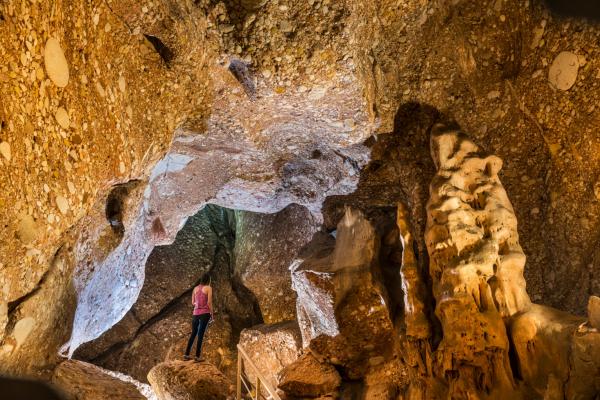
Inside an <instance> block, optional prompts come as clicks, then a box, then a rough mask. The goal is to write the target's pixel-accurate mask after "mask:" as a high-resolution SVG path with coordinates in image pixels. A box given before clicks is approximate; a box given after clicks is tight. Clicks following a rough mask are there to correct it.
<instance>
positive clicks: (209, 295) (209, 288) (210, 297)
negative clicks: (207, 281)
mask: <svg viewBox="0 0 600 400" xmlns="http://www.w3.org/2000/svg"><path fill="white" fill-rule="evenodd" d="M206 294H207V295H208V309H209V310H210V318H212V317H213V304H212V288H211V287H210V286H209V287H208V293H206Z"/></svg>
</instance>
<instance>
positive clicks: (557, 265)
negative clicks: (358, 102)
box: [348, 0, 600, 314]
mask: <svg viewBox="0 0 600 400" xmlns="http://www.w3.org/2000/svg"><path fill="white" fill-rule="evenodd" d="M350 8H351V9H352V13H351V17H350V18H349V22H348V23H349V24H350V26H352V27H353V29H352V30H351V32H353V34H354V36H353V38H352V39H351V40H353V42H354V43H356V45H355V46H354V47H353V56H354V57H355V59H356V62H357V65H358V67H359V71H360V75H361V77H362V79H361V80H362V82H363V83H364V87H365V94H366V98H367V99H368V102H369V105H370V106H369V109H370V110H373V113H375V114H376V115H377V117H379V118H380V119H381V125H380V128H379V131H380V132H402V134H403V135H404V134H405V131H403V130H402V129H401V128H402V127H399V126H398V125H397V124H395V119H396V116H397V112H398V110H402V107H403V105H404V104H407V103H412V102H417V103H420V104H423V105H429V106H432V107H434V108H435V109H437V110H439V111H441V112H442V113H444V114H445V115H447V116H449V117H451V118H452V119H454V120H455V121H457V122H458V124H459V125H460V126H461V127H462V128H463V129H464V130H465V131H467V132H469V133H470V134H472V135H473V136H474V138H475V139H476V140H477V142H478V143H480V144H481V145H483V146H484V147H485V148H486V149H487V150H488V151H490V152H492V153H494V154H497V155H498V156H499V157H501V158H502V159H503V160H504V168H503V172H502V179H503V182H504V185H505V186H506V188H507V191H508V194H509V196H510V198H511V201H512V202H513V205H514V207H515V210H516V213H517V217H518V219H519V221H520V224H519V234H520V236H521V243H522V245H523V248H524V251H525V254H526V255H527V257H528V262H527V266H526V269H525V277H526V280H527V284H528V288H529V293H530V294H531V296H532V299H533V300H535V301H541V302H543V303H546V304H550V305H553V306H555V307H558V308H560V309H564V310H569V311H572V312H576V313H578V314H583V313H584V310H585V304H586V302H587V298H588V296H589V295H590V294H594V293H596V294H597V293H598V290H599V286H598V285H599V282H598V273H597V271H598V270H599V266H598V256H597V254H596V253H597V246H596V242H597V236H598V223H597V222H598V217H599V214H598V213H599V206H600V203H599V201H598V196H597V194H598V190H597V187H598V184H597V183H598V174H599V171H600V170H599V166H598V162H597V157H596V153H597V148H598V145H599V143H598V135H596V134H595V132H596V131H597V130H598V127H599V126H598V123H599V118H598V110H597V106H596V103H597V101H598V99H597V97H596V92H597V87H598V67H599V66H598V63H597V59H598V50H599V49H598V47H597V45H596V44H597V43H598V35H599V31H598V25H597V22H594V21H589V20H584V19H572V18H571V19H569V18H564V17H561V16H559V15H556V14H553V13H551V12H550V11H549V10H548V9H547V8H546V6H545V4H544V3H543V2H542V1H525V2H523V1H511V0H509V1H502V0H494V1H491V0H490V1H478V2H473V1H454V2H450V1H431V2H424V1H417V0H415V1H402V2H395V1H383V2H377V3H376V4H375V3H372V2H371V3H370V2H350ZM352 16H354V18H353V17H352ZM358 16H360V17H358ZM562 52H568V54H567V55H566V56H565V55H562V56H561V59H558V56H559V55H560V54H561V53H562ZM562 57H566V58H562ZM557 59H558V60H557ZM565 60H570V61H568V62H567V63H568V64H569V65H570V67H568V68H567V67H566V66H565V64H562V62H563V61H565ZM557 63H558V66H557V65H556V64H557ZM553 65H554V67H553ZM557 70H559V71H563V72H564V74H563V77H564V78H565V81H560V82H558V81H557V78H556V71H557ZM575 286H576V287H578V288H580V289H579V290H577V291H573V290H571V288H572V287H575Z"/></svg>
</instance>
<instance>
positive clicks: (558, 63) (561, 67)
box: [548, 51, 579, 90]
mask: <svg viewBox="0 0 600 400" xmlns="http://www.w3.org/2000/svg"><path fill="white" fill-rule="evenodd" d="M578 71H579V58H578V57H577V54H575V53H571V52H570V51H563V52H561V53H560V54H559V55H558V56H556V58H555V59H554V61H553V62H552V65H551V66H550V70H549V71H548V80H549V81H550V84H551V85H552V86H554V87H555V88H557V89H559V90H569V89H571V88H572V87H573V85H574V84H575V81H576V80H577V73H578Z"/></svg>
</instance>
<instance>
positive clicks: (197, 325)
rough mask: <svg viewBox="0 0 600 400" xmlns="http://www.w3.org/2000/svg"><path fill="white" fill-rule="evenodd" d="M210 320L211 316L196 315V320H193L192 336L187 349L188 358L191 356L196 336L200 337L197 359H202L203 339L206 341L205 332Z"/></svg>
mask: <svg viewBox="0 0 600 400" xmlns="http://www.w3.org/2000/svg"><path fill="white" fill-rule="evenodd" d="M209 320H210V314H201V315H194V319H192V334H191V335H190V340H188V344H187V348H186V349H185V355H186V356H189V355H190V351H191V350H192V346H193V345H194V339H195V338H196V335H198V344H197V345H196V357H200V352H201V351H202V339H204V332H205V331H206V327H207V326H208V321H209Z"/></svg>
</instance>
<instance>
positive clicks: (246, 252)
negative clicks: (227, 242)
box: [235, 204, 318, 324]
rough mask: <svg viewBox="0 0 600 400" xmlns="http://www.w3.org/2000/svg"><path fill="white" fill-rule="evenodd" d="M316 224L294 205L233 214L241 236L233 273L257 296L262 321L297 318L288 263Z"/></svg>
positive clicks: (237, 231)
mask: <svg viewBox="0 0 600 400" xmlns="http://www.w3.org/2000/svg"><path fill="white" fill-rule="evenodd" d="M317 225H318V222H317V220H316V219H315V218H314V217H313V216H312V214H311V212H310V211H309V210H308V209H306V208H305V207H302V206H299V205H297V204H292V205H290V206H288V207H286V208H284V209H283V210H282V211H280V212H278V213H275V214H259V213H254V212H248V211H239V212H237V213H236V235H237V237H239V238H241V239H240V240H236V243H235V270H236V274H238V275H239V277H240V278H241V281H242V283H243V284H244V286H246V287H247V288H248V289H249V290H250V291H251V292H252V293H253V294H254V296H256V300H257V302H258V305H259V306H260V311H261V314H262V317H263V321H264V322H265V323H267V324H274V323H277V322H282V321H289V320H292V319H295V318H296V293H295V292H294V291H293V290H292V282H291V277H290V270H289V266H290V264H291V263H292V261H293V260H294V258H295V257H296V255H297V254H298V252H299V250H300V248H301V247H302V246H304V245H305V244H306V243H308V242H309V241H310V239H311V237H312V236H313V234H314V232H315V231H316V230H317ZM266 276H268V277H269V279H265V277H266Z"/></svg>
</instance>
